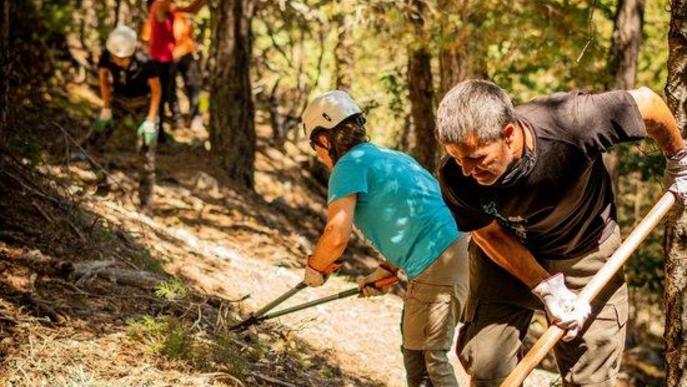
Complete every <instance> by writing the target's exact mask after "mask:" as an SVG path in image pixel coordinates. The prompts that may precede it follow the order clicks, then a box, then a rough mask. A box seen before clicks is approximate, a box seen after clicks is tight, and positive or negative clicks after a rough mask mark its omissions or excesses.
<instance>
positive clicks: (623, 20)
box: [608, 0, 644, 90]
mask: <svg viewBox="0 0 687 387" xmlns="http://www.w3.org/2000/svg"><path fill="white" fill-rule="evenodd" d="M643 26H644V0H618V9H617V10H616V14H615V22H614V28H613V35H612V36H611V49H610V52H609V59H608V69H609V74H610V76H611V77H612V82H611V85H610V86H611V87H609V88H612V89H624V90H627V89H634V87H635V80H636V78H637V58H638V57H639V48H640V46H641V45H642V28H643Z"/></svg>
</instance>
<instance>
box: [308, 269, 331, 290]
mask: <svg viewBox="0 0 687 387" xmlns="http://www.w3.org/2000/svg"><path fill="white" fill-rule="evenodd" d="M327 277H328V276H327V275H325V274H323V273H321V272H319V271H317V270H315V269H313V268H312V267H310V265H306V266H305V276H304V277H303V282H305V284H306V285H308V286H311V287H314V288H316V287H318V286H322V285H323V284H324V283H325V282H326V281H327Z"/></svg>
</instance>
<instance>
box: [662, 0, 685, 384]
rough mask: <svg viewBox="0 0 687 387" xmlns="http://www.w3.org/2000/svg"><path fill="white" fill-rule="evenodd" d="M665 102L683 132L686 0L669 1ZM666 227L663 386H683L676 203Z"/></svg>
mask: <svg viewBox="0 0 687 387" xmlns="http://www.w3.org/2000/svg"><path fill="white" fill-rule="evenodd" d="M671 10H672V11H671V12H672V14H671V18H670V32H669V33H668V42H669V45H670V55H669V57H668V82H667V84H666V89H665V92H666V95H667V97H668V105H669V106H670V109H671V110H672V112H673V114H674V115H675V118H676V119H677V121H678V125H679V127H680V130H681V131H682V136H683V137H685V136H686V135H687V0H673V1H672V4H671ZM675 207H676V208H675V209H674V210H673V212H672V213H671V215H670V217H669V219H668V224H667V226H666V270H665V271H666V282H665V298H666V302H665V304H666V327H665V341H666V368H667V373H666V385H667V386H669V387H677V386H685V385H687V343H686V342H685V338H687V212H685V208H684V207H683V206H680V205H679V204H678V205H676V206H675Z"/></svg>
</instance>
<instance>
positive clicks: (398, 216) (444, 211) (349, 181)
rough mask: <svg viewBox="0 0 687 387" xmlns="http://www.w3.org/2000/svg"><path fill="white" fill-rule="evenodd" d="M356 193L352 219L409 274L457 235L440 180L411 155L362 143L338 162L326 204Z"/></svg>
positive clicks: (418, 270)
mask: <svg viewBox="0 0 687 387" xmlns="http://www.w3.org/2000/svg"><path fill="white" fill-rule="evenodd" d="M351 194H357V204H356V207H355V218H354V223H355V225H356V227H358V228H359V229H360V230H361V231H362V232H363V234H365V238H366V239H367V240H368V241H369V242H370V243H372V245H373V246H374V247H375V248H376V249H377V250H379V252H380V253H382V255H384V257H385V258H386V259H387V260H389V262H391V263H392V264H394V265H395V266H397V267H400V268H402V269H403V270H404V271H405V272H406V275H407V276H408V278H411V279H412V278H414V277H417V276H418V275H419V274H420V273H422V272H423V271H425V270H426V269H427V268H428V267H429V266H430V265H431V264H432V263H434V261H436V259H437V258H438V257H439V256H440V255H441V253H442V252H443V251H444V250H445V249H446V248H447V247H448V246H449V245H450V244H451V243H452V242H453V241H455V240H456V238H458V235H459V231H458V228H457V227H456V223H455V221H454V219H453V216H452V215H451V212H450V210H449V209H448V207H446V204H444V201H443V199H442V197H441V191H440V189H439V183H438V182H437V181H436V179H434V177H432V175H431V174H429V172H427V171H426V170H425V169H424V168H422V167H421V166H420V164H418V163H417V161H415V159H413V158H412V157H410V156H408V155H406V154H404V153H401V152H397V151H393V150H390V149H385V148H383V147H380V146H377V145H374V144H370V143H364V144H359V145H356V146H355V147H353V148H352V149H351V150H349V151H348V152H347V153H346V154H345V155H344V156H343V157H341V158H340V159H339V161H337V163H336V164H335V165H334V169H333V170H332V174H331V176H330V177H329V193H328V196H329V197H328V200H327V202H328V203H331V202H333V201H334V200H336V199H340V198H342V197H345V196H348V195H351Z"/></svg>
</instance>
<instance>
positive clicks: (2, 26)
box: [0, 0, 11, 149]
mask: <svg viewBox="0 0 687 387" xmlns="http://www.w3.org/2000/svg"><path fill="white" fill-rule="evenodd" d="M0 2H1V3H2V5H1V6H0V149H3V148H4V147H5V133H7V125H8V124H9V122H10V111H9V110H10V106H11V105H10V88H9V77H10V74H11V66H10V64H11V61H10V58H11V56H10V0H0Z"/></svg>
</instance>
